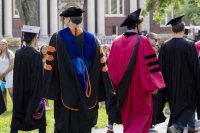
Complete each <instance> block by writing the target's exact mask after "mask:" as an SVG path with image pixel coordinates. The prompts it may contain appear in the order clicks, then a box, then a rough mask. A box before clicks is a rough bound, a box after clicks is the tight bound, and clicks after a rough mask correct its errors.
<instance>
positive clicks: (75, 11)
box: [60, 7, 84, 17]
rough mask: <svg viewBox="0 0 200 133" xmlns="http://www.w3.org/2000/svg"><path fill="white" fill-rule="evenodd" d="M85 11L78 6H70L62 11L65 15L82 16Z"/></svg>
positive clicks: (62, 14)
mask: <svg viewBox="0 0 200 133" xmlns="http://www.w3.org/2000/svg"><path fill="white" fill-rule="evenodd" d="M83 12H84V11H83V10H82V9H80V8H78V7H69V8H68V9H66V10H65V11H63V12H61V13H60V16H63V17H80V16H82V13H83Z"/></svg>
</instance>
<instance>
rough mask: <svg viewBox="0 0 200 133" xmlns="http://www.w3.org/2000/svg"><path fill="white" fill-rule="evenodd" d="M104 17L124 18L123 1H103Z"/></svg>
mask: <svg viewBox="0 0 200 133" xmlns="http://www.w3.org/2000/svg"><path fill="white" fill-rule="evenodd" d="M105 13H106V16H124V0H105Z"/></svg>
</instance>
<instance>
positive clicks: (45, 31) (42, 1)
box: [40, 0, 48, 37]
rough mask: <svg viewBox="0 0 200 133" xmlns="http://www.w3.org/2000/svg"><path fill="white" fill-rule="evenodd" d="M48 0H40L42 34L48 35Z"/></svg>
mask: <svg viewBox="0 0 200 133" xmlns="http://www.w3.org/2000/svg"><path fill="white" fill-rule="evenodd" d="M47 21H48V16H47V0H40V36H43V37H47V34H48V28H47V27H48V23H47Z"/></svg>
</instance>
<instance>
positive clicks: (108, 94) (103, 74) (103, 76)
mask: <svg viewBox="0 0 200 133" xmlns="http://www.w3.org/2000/svg"><path fill="white" fill-rule="evenodd" d="M97 43H98V41H97ZM97 52H98V53H99V61H100V90H99V99H98V100H99V102H101V101H105V100H107V99H111V98H112V97H113V96H114V89H113V85H112V82H111V79H110V75H109V72H108V67H107V65H106V57H105V54H104V52H103V50H102V48H100V46H99V45H98V51H97Z"/></svg>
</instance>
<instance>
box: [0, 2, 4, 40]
mask: <svg viewBox="0 0 200 133" xmlns="http://www.w3.org/2000/svg"><path fill="white" fill-rule="evenodd" d="M2 7H3V6H2V0H0V10H1V11H0V37H2V36H3V35H2V28H3V25H2V21H3V18H2Z"/></svg>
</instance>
